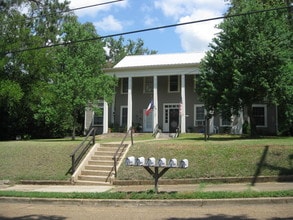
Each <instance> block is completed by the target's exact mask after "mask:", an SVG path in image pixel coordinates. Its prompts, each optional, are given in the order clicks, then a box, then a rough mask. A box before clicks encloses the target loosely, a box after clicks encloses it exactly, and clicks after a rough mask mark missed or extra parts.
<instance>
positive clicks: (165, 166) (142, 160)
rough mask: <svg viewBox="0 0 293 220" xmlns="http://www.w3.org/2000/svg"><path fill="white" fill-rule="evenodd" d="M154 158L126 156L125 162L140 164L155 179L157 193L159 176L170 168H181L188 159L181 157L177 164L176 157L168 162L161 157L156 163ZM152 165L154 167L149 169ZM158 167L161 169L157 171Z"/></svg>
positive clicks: (129, 164)
mask: <svg viewBox="0 0 293 220" xmlns="http://www.w3.org/2000/svg"><path fill="white" fill-rule="evenodd" d="M155 161H156V160H155V158H153V157H151V158H149V159H148V160H147V161H145V158H144V157H138V158H137V159H135V157H133V156H131V157H127V158H126V161H125V164H126V166H142V167H143V168H144V169H145V170H146V171H147V172H148V173H149V174H150V175H151V176H152V177H153V178H154V181H155V183H154V184H155V192H156V193H158V182H159V178H160V177H162V176H163V175H164V174H165V173H166V172H167V171H168V170H169V169H170V168H183V169H186V168H187V167H188V160H187V159H183V160H181V161H180V164H179V166H178V165H177V159H175V158H173V159H171V160H170V161H169V164H167V163H166V158H161V159H159V161H158V164H156V162H155ZM151 167H153V168H154V169H151ZM159 168H162V170H161V171H160V172H159Z"/></svg>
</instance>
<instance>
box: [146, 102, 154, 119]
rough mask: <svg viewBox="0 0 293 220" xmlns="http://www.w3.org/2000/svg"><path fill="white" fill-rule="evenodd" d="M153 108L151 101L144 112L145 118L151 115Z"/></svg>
mask: <svg viewBox="0 0 293 220" xmlns="http://www.w3.org/2000/svg"><path fill="white" fill-rule="evenodd" d="M153 108H154V103H153V101H151V102H150V104H149V105H148V107H147V109H146V110H145V114H146V116H148V115H149V114H150V113H151V111H152V110H153Z"/></svg>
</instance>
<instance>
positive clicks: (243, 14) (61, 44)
mask: <svg viewBox="0 0 293 220" xmlns="http://www.w3.org/2000/svg"><path fill="white" fill-rule="evenodd" d="M292 7H293V6H286V7H279V8H270V9H264V10H258V11H251V12H245V13H240V14H235V15H226V16H220V17H213V18H207V19H202V20H195V21H190V22H184V23H178V24H170V25H164V26H157V27H153V28H145V29H139V30H134V31H127V32H122V33H117V34H109V35H104V36H99V37H94V38H88V39H83V40H77V41H73V42H65V43H59V44H53V45H50V46H41V47H33V48H26V49H20V50H14V51H8V52H4V55H6V54H10V53H21V52H25V51H33V50H40V49H45V48H50V47H57V46H64V45H69V44H76V43H82V42H88V41H95V40H101V39H105V38H110V37H117V36H122V35H130V34H137V33H142V32H148V31H154V30H160V29H166V28H172V27H178V26H183V25H190V24H196V23H202V22H208V21H214V20H219V19H226V18H234V17H240V16H247V15H252V14H258V13H264V12H270V11H277V10H285V9H290V8H292Z"/></svg>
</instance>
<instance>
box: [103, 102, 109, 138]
mask: <svg viewBox="0 0 293 220" xmlns="http://www.w3.org/2000/svg"><path fill="white" fill-rule="evenodd" d="M103 113H104V114H103V133H104V134H105V133H108V128H109V106H108V102H106V101H105V100H104V107H103Z"/></svg>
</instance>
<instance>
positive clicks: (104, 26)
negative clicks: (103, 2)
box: [94, 15, 123, 31]
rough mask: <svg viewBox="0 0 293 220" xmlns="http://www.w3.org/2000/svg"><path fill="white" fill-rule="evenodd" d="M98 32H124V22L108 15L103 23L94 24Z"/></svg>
mask: <svg viewBox="0 0 293 220" xmlns="http://www.w3.org/2000/svg"><path fill="white" fill-rule="evenodd" d="M94 25H95V27H96V28H97V30H98V31H99V30H103V31H121V30H123V25H122V22H120V21H118V20H116V19H115V18H114V17H113V15H108V16H107V17H104V18H103V19H102V20H101V21H98V22H94Z"/></svg>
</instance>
